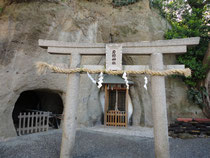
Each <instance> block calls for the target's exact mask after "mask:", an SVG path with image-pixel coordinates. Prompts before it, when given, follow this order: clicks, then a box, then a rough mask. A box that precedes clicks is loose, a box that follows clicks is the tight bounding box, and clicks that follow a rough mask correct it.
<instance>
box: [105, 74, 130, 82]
mask: <svg viewBox="0 0 210 158" xmlns="http://www.w3.org/2000/svg"><path fill="white" fill-rule="evenodd" d="M103 84H125V80H124V79H123V78H122V77H120V76H118V75H107V74H105V75H104V79H103ZM128 84H134V82H133V81H128Z"/></svg>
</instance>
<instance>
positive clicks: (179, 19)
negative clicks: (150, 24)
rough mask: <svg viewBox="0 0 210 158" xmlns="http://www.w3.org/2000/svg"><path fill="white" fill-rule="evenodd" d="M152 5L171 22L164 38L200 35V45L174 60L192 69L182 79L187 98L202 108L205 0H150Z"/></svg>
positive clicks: (206, 32) (204, 74)
mask: <svg viewBox="0 0 210 158" xmlns="http://www.w3.org/2000/svg"><path fill="white" fill-rule="evenodd" d="M152 6H153V7H156V8H158V9H159V10H160V13H161V15H162V16H164V17H165V18H166V19H167V20H168V22H169V23H170V24H171V29H169V30H167V32H166V33H165V38H166V39H174V38H186V37H198V36H199V37H201V40H200V44H199V45H197V46H194V47H191V48H188V51H187V53H186V54H184V55H179V56H178V57H177V61H178V62H179V63H180V64H184V65H185V66H186V67H188V68H190V69H191V70H192V76H191V77H188V78H183V80H184V82H185V84H187V85H188V87H189V91H188V94H189V95H188V96H189V99H190V100H191V101H193V102H195V103H196V104H198V105H199V106H200V107H203V103H204V102H203V97H202V96H203V95H204V94H206V93H205V92H204V89H203V87H200V85H199V83H200V81H201V80H203V79H205V78H206V71H207V66H206V65H203V63H202V61H203V58H204V55H205V53H206V51H207V48H208V42H209V37H208V32H209V26H208V24H209V19H208V16H207V14H208V12H209V8H208V7H207V0H154V1H153V4H152Z"/></svg>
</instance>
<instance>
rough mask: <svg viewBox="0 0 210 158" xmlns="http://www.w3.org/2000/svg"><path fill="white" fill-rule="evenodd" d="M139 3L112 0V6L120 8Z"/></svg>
mask: <svg viewBox="0 0 210 158" xmlns="http://www.w3.org/2000/svg"><path fill="white" fill-rule="evenodd" d="M137 1H138V0H112V4H113V5H114V6H115V7H119V6H124V5H129V4H133V3H135V2H137Z"/></svg>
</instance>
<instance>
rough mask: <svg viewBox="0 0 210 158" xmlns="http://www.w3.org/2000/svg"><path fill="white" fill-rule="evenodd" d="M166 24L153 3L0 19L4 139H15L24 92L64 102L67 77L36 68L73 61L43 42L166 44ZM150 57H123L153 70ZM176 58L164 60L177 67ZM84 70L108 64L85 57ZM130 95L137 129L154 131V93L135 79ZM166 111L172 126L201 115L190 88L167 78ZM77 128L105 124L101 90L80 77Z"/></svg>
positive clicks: (24, 7) (84, 5)
mask: <svg viewBox="0 0 210 158" xmlns="http://www.w3.org/2000/svg"><path fill="white" fill-rule="evenodd" d="M168 27H169V25H168V24H167V22H166V21H165V20H164V19H163V18H162V17H161V16H160V15H158V13H157V12H156V11H154V10H151V9H150V7H149V1H148V0H142V1H140V2H138V3H136V4H133V5H130V6H125V7H122V8H113V7H112V5H111V4H110V2H109V1H105V2H103V1H98V2H97V3H96V2H88V1H85V0H84V1H82V0H80V1H78V2H74V3H73V2H72V3H71V2H69V3H63V2H59V3H50V2H29V3H12V4H10V5H8V6H6V7H4V9H3V11H2V13H1V14H0V85H1V86H0V120H1V122H0V138H1V137H2V138H6V137H10V136H15V135H16V132H15V129H14V126H13V121H12V111H13V108H14V105H15V102H16V100H17V99H18V97H19V95H20V93H21V92H23V91H26V90H36V89H49V90H52V91H59V92H60V94H62V98H63V101H65V93H66V83H67V76H66V75H58V74H54V73H53V74H52V73H49V72H47V73H46V74H45V75H41V76H39V75H37V73H36V68H35V66H34V63H35V62H36V61H45V62H48V63H54V64H62V65H63V66H65V67H68V65H69V57H68V56H58V55H49V54H48V53H47V51H46V50H45V49H42V48H40V47H38V39H49V40H61V41H69V42H90V43H91V42H109V41H110V40H111V39H110V34H112V35H113V38H112V40H113V42H134V41H135V42H136V41H151V40H159V39H163V35H164V31H165V30H166V29H167V28H168ZM148 59H149V57H147V56H143V57H135V58H134V57H124V62H125V64H148ZM174 61H175V57H174V56H172V57H165V64H168V63H170V64H173V62H174ZM82 64H104V57H100V56H96V57H92V58H90V57H83V59H82ZM131 79H132V80H133V81H134V82H135V85H134V86H133V87H132V88H131V89H130V94H131V98H132V99H133V100H132V101H133V105H134V116H133V123H134V125H140V124H142V125H146V126H151V125H152V117H151V99H150V98H151V92H150V83H149V84H148V86H149V90H148V91H145V89H144V88H143V84H144V79H143V77H142V76H131ZM166 87H167V90H166V91H167V105H168V117H169V120H173V119H174V118H176V117H178V116H190V117H193V116H197V115H196V113H197V114H198V116H199V115H200V113H201V111H199V109H198V108H197V107H196V106H192V105H190V104H189V103H188V101H187V99H186V87H185V85H184V83H183V82H182V81H181V80H180V79H173V78H168V79H167V80H166ZM79 92H80V97H79V98H80V100H79V108H78V113H79V115H78V123H79V124H81V125H88V126H90V125H94V124H95V123H97V122H100V117H101V113H102V109H101V106H100V105H99V104H100V102H99V96H98V95H99V90H98V89H97V87H96V86H95V85H93V84H92V83H91V81H90V80H87V76H86V75H85V74H83V75H81V86H80V90H79Z"/></svg>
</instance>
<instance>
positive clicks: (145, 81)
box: [144, 76, 148, 90]
mask: <svg viewBox="0 0 210 158" xmlns="http://www.w3.org/2000/svg"><path fill="white" fill-rule="evenodd" d="M147 83H148V79H147V77H146V76H145V77H144V88H145V89H146V90H147Z"/></svg>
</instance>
